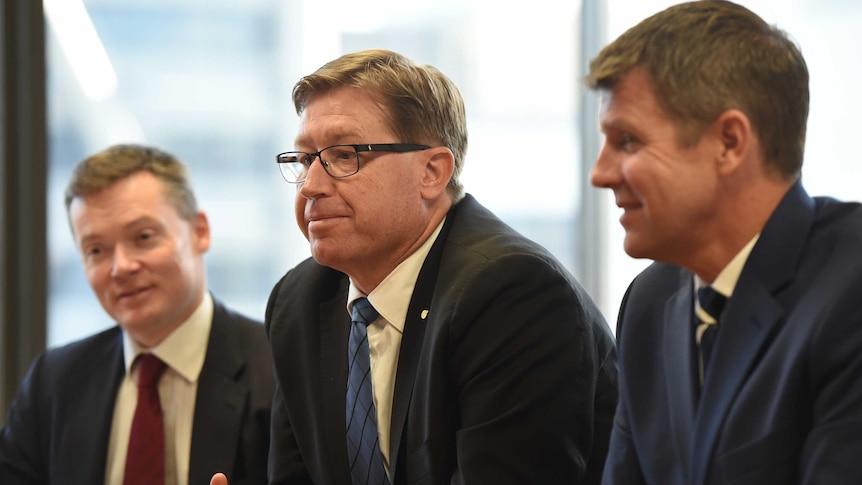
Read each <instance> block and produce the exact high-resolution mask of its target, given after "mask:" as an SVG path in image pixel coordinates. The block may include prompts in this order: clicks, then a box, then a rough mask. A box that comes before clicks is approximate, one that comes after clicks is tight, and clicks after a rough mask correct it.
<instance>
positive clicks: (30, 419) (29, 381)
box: [0, 355, 50, 485]
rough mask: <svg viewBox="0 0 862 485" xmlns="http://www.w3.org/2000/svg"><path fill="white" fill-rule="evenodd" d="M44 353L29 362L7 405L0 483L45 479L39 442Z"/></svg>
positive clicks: (31, 483)
mask: <svg viewBox="0 0 862 485" xmlns="http://www.w3.org/2000/svg"><path fill="white" fill-rule="evenodd" d="M42 362H43V355H40V356H39V358H37V359H36V361H35V362H34V363H33V365H32V366H31V368H30V370H29V371H28V373H27V376H26V377H25V378H24V380H23V381H22V382H21V386H20V388H19V389H18V393H17V394H16V396H15V399H14V401H12V405H11V407H10V409H9V413H8V416H7V421H6V425H5V426H4V427H3V430H2V431H0V483H2V484H3V485H19V484H20V485H34V484H40V483H47V480H48V479H47V476H46V475H45V472H46V470H47V468H48V466H47V463H45V461H44V460H45V457H46V456H47V455H46V453H45V452H44V450H43V449H42V445H41V444H40V442H41V441H42V440H40V435H39V432H40V424H41V426H50V423H48V422H44V421H45V420H40V419H39V417H38V416H39V409H40V392H39V390H40V385H39V382H40V375H41V369H42Z"/></svg>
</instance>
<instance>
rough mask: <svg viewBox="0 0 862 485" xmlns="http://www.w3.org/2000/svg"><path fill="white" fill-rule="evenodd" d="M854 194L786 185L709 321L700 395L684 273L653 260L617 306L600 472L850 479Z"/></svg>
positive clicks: (860, 446)
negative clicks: (837, 196) (825, 195)
mask: <svg viewBox="0 0 862 485" xmlns="http://www.w3.org/2000/svg"><path fill="white" fill-rule="evenodd" d="M860 289H862V207H860V205H859V204H849V203H847V204H842V203H838V202H836V201H834V200H830V199H811V198H810V197H808V195H807V194H806V193H805V191H804V190H803V189H802V187H801V185H799V184H796V185H795V186H794V187H793V188H792V189H791V190H790V191H789V192H788V194H787V195H786V196H785V197H784V199H783V201H782V202H781V204H780V205H779V206H778V208H777V209H776V211H775V212H774V214H773V215H772V217H771V218H770V220H769V222H768V223H767V224H766V226H765V227H764V229H763V231H762V233H761V235H760V238H759V239H758V241H757V243H756V245H755V246H754V248H753V250H752V252H751V255H750V256H749V259H748V261H747V262H746V263H745V266H744V268H743V270H742V273H741V274H740V277H739V281H738V282H737V285H736V288H735V289H734V291H733V295H732V296H731V298H730V299H729V300H728V302H727V305H726V306H725V309H724V312H723V313H722V315H721V319H720V321H719V327H718V329H719V331H718V336H717V340H716V343H715V348H714V350H713V353H712V363H711V364H710V367H709V371H708V374H707V375H706V378H705V382H704V386H703V390H702V391H701V392H700V395H699V396H698V375H697V367H696V364H695V356H696V350H695V346H694V336H693V332H694V318H695V317H694V313H693V301H694V300H693V298H694V296H693V283H692V274H691V273H690V272H689V271H687V270H684V269H682V268H679V267H677V266H672V265H667V264H654V265H652V266H650V267H649V268H647V269H646V270H645V271H644V272H643V273H642V274H641V275H639V276H638V277H637V278H636V279H635V280H634V282H633V283H632V285H631V287H630V288H629V291H628V292H627V296H626V298H625V299H624V302H623V305H622V309H621V311H620V317H619V330H618V337H619V349H620V403H619V409H618V411H617V415H616V421H615V425H614V430H613V434H612V438H611V451H610V452H609V455H608V462H607V468H606V471H605V480H604V483H606V484H625V485H637V484H657V485H658V484H660V485H683V484H685V485H704V484H735V485H745V484H752V485H754V484H756V485H762V484H812V485H813V484H829V485H842V484H859V483H862V463H860V457H862V304H860V303H862V290H860Z"/></svg>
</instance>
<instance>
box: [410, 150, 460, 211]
mask: <svg viewBox="0 0 862 485" xmlns="http://www.w3.org/2000/svg"><path fill="white" fill-rule="evenodd" d="M419 153H421V154H422V155H423V156H424V158H423V160H424V161H425V165H424V172H423V176H422V181H421V182H420V189H421V191H422V198H423V199H425V200H434V199H436V198H437V197H439V196H440V194H441V193H442V192H444V191H445V190H446V186H447V185H449V180H450V179H451V178H452V173H453V172H454V171H455V156H454V155H453V154H452V151H451V150H449V149H448V148H446V147H434V148H429V149H427V150H423V151H421V152H419Z"/></svg>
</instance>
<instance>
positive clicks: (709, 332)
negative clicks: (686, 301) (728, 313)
mask: <svg viewBox="0 0 862 485" xmlns="http://www.w3.org/2000/svg"><path fill="white" fill-rule="evenodd" d="M697 300H698V302H699V303H700V308H701V309H702V310H703V311H705V312H706V313H707V314H708V315H709V316H711V317H712V319H713V320H715V323H706V322H699V325H698V329H697V335H698V336H699V337H700V338H699V339H698V348H699V350H700V361H701V366H702V369H703V375H702V376H701V379H703V378H705V376H706V369H707V367H708V366H709V362H710V360H711V358H712V348H713V346H714V345H715V337H716V334H717V333H718V319H719V318H720V317H721V311H722V310H723V309H724V304H725V303H726V302H727V297H726V296H724V295H722V294H721V293H719V292H717V291H715V290H714V289H713V288H712V287H711V286H704V287H703V288H700V289H699V290H697Z"/></svg>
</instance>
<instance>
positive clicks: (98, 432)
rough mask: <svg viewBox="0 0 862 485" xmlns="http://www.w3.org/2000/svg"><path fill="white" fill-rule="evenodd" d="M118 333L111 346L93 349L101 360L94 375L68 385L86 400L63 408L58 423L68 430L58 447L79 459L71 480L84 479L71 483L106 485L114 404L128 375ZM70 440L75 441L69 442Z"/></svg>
mask: <svg viewBox="0 0 862 485" xmlns="http://www.w3.org/2000/svg"><path fill="white" fill-rule="evenodd" d="M115 330H116V332H113V335H112V338H111V343H110V345H108V346H107V347H105V348H94V349H93V352H94V354H99V355H100V357H97V358H95V359H93V360H92V364H93V365H92V368H91V370H92V372H88V373H83V374H80V375H78V376H77V377H78V379H76V380H74V381H71V380H70V382H68V383H67V384H68V386H67V387H68V389H71V391H70V393H72V395H75V396H80V397H82V398H83V399H82V400H80V401H76V400H69V403H68V405H66V406H62V407H61V408H60V410H61V411H62V412H64V413H65V417H64V418H62V419H57V422H58V423H64V426H65V428H66V429H65V431H64V432H63V433H62V436H61V438H60V442H59V443H58V446H59V448H60V449H64V450H68V451H69V453H70V456H76V457H77V458H71V459H70V461H69V462H68V463H67V466H68V467H69V468H68V469H66V470H65V472H66V473H67V477H82V480H81V481H80V482H78V481H72V482H70V483H75V484H77V483H80V484H81V485H83V484H90V483H104V482H105V467H106V466H107V456H108V440H109V438H110V433H111V423H112V422H113V418H114V402H115V400H116V398H117V390H118V389H119V386H120V380H121V379H122V378H123V376H124V375H125V366H124V364H123V345H122V334H121V332H120V330H119V327H117V328H116V329H115ZM99 345H101V342H99ZM70 438H74V441H68V440H69V439H70ZM87 467H89V469H86V468H87ZM82 468H85V470H82Z"/></svg>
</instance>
